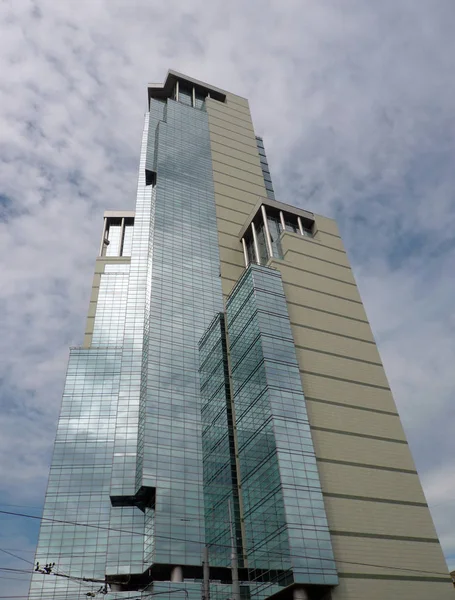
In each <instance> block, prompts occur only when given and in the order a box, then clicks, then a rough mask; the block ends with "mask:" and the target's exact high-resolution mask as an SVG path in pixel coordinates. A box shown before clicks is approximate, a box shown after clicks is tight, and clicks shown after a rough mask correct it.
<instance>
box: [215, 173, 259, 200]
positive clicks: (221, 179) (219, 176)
mask: <svg viewBox="0 0 455 600" xmlns="http://www.w3.org/2000/svg"><path fill="white" fill-rule="evenodd" d="M213 181H214V183H221V184H223V185H228V186H230V187H231V188H235V189H237V190H240V191H242V192H248V193H250V194H256V197H258V196H261V195H264V194H265V193H266V190H265V186H264V182H263V181H262V183H260V184H259V183H251V182H249V181H245V180H244V179H238V178H237V177H233V176H231V177H230V176H229V175H224V174H223V173H217V172H216V171H214V172H213Z"/></svg>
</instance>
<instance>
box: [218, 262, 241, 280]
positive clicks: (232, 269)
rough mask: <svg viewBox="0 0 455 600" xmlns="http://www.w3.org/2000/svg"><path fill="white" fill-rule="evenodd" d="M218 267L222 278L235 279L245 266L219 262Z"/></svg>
mask: <svg viewBox="0 0 455 600" xmlns="http://www.w3.org/2000/svg"><path fill="white" fill-rule="evenodd" d="M220 269H221V277H222V278H225V279H228V280H231V279H235V280H236V281H237V279H238V278H239V277H240V275H242V273H243V271H244V270H245V267H243V266H236V265H233V264H230V263H225V262H221V263H220Z"/></svg>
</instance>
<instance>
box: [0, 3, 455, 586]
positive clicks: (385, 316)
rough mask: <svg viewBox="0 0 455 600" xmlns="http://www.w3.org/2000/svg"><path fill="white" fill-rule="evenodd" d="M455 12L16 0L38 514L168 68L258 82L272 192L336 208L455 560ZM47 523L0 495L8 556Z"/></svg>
mask: <svg viewBox="0 0 455 600" xmlns="http://www.w3.org/2000/svg"><path fill="white" fill-rule="evenodd" d="M454 30H455V4H454V2H453V0H419V1H418V2H416V1H415V0H400V1H399V2H397V0H390V1H389V0H382V1H381V2H366V1H364V0H363V1H361V0H249V2H244V1H243V0H241V1H240V0H230V2H224V1H222V0H210V1H205V2H204V1H203V0H187V1H183V0H167V1H166V2H162V1H158V0H66V1H65V0H60V1H56V0H0V73H1V76H0V252H1V257H2V262H3V265H2V270H1V273H0V307H1V316H2V318H1V320H0V402H1V406H2V411H1V414H0V504H1V506H0V510H3V511H19V512H20V511H23V512H27V513H29V514H36V515H39V514H40V507H41V506H42V503H43V497H44V492H45V486H46V482H47V475H48V468H49V462H50V456H51V451H52V444H53V439H54V434H55V427H56V420H57V418H58V413H59V406H60V401H61V392H62V387H63V382H64V375H65V367H66V362H67V358H68V346H71V345H79V344H80V343H81V341H82V333H83V329H84V315H85V312H86V310H87V307H88V300H89V289H90V285H91V279H92V273H93V263H94V259H95V256H96V254H97V250H98V243H99V236H100V227H101V222H102V214H103V211H104V210H105V209H109V208H128V209H130V208H133V207H134V200H135V187H136V179H137V162H138V157H139V144H140V137H141V129H142V124H143V113H144V111H145V109H146V84H147V82H149V81H153V82H160V81H162V80H163V79H164V77H165V74H166V71H167V69H168V68H173V69H176V70H178V71H181V72H184V73H187V74H189V75H191V76H193V77H196V78H198V79H202V80H205V81H208V82H210V83H212V84H214V85H216V86H218V87H221V88H225V89H228V90H230V91H232V92H235V93H238V94H240V95H242V96H246V97H248V98H249V100H250V104H251V110H252V114H253V119H254V123H255V127H256V131H257V133H258V134H260V135H263V137H264V142H265V145H266V149H267V153H268V158H269V163H270V167H271V170H272V176H273V178H274V185H275V191H276V195H277V198H278V199H280V200H282V201H284V202H289V203H292V204H299V205H301V206H303V207H304V208H307V209H309V210H312V211H314V212H318V213H322V214H326V215H328V216H331V217H335V218H336V219H337V220H338V222H339V225H340V228H341V231H342V234H343V236H344V239H345V243H346V246H347V248H348V252H349V256H350V258H351V261H352V263H353V266H354V271H355V275H356V277H357V281H358V284H359V286H360V291H361V294H362V296H363V299H364V302H365V305H366V309H367V313H368V315H369V318H370V320H371V324H372V327H373V331H374V333H375V335H376V338H377V341H378V343H379V347H380V351H381V354H382V358H383V360H384V363H385V367H386V371H387V374H388V377H389V379H390V382H391V386H392V389H393V391H394V393H395V398H396V402H397V405H398V409H399V411H400V413H401V416H402V419H403V422H404V426H405V429H406V433H407V435H408V438H409V441H410V444H411V448H412V451H413V454H414V457H415V460H416V463H417V468H418V470H419V472H420V474H421V477H422V481H423V484H424V489H425V493H426V496H427V500H428V502H429V504H430V506H431V507H432V514H433V518H434V520H435V524H436V527H437V530H438V533H439V535H440V538H441V542H442V544H443V548H444V551H445V553H446V557H447V560H448V563H449V565H450V566H451V567H452V568H455V435H454V433H453V428H454V422H455V420H454V417H455V406H454V402H453V391H454V388H455V369H454V364H455V335H454V334H455V310H454V293H455V284H454V276H455V237H454V232H455V199H454V195H455V168H454V164H455V142H454V140H455V109H454V107H455V78H454V72H455V36H454V34H453V32H454ZM36 535H37V526H36V523H34V522H32V521H31V520H27V519H22V518H17V517H12V516H7V515H1V514H0V548H1V549H2V550H1V551H0V567H9V568H14V569H25V570H27V569H29V568H31V565H30V564H29V563H27V562H26V561H33V549H34V545H35V543H36ZM6 552H10V553H13V554H17V555H18V557H20V558H15V557H12V556H10V554H7V553H6ZM0 577H1V580H0V590H2V592H4V593H5V594H6V593H11V594H17V595H21V594H26V593H27V590H28V584H27V575H26V574H25V573H18V572H13V571H10V572H6V571H1V572H0Z"/></svg>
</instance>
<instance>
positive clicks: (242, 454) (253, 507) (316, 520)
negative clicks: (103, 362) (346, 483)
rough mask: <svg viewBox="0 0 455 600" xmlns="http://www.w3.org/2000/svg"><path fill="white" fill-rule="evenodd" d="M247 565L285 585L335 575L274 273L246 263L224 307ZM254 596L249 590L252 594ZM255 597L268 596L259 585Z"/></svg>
mask: <svg viewBox="0 0 455 600" xmlns="http://www.w3.org/2000/svg"><path fill="white" fill-rule="evenodd" d="M227 324H228V327H227V329H228V334H229V340H230V356H231V369H232V388H233V389H232V392H233V398H234V405H235V424H236V429H237V437H238V456H239V467H240V473H239V478H240V480H241V487H242V499H243V510H244V513H243V519H244V523H245V538H246V539H245V545H246V555H247V557H248V567H249V568H250V569H253V570H254V571H257V570H263V571H268V570H273V571H277V572H280V574H281V576H280V577H277V578H276V580H275V582H279V583H280V584H282V585H287V584H289V583H290V582H295V583H302V584H303V583H315V584H328V585H334V584H336V583H337V581H338V579H337V573H336V570H335V562H334V558H333V552H332V546H331V541H330V533H329V528H328V524H327V518H326V515H325V509H324V503H323V498H322V491H321V486H320V482H319V475H318V470H317V465H316V457H315V453H314V448H313V443H312V439H311V433H310V427H309V423H308V417H307V413H306V408H305V398H304V396H303V391H302V383H301V380H300V372H299V366H298V363H297V359H296V355H295V347H294V341H293V337H292V332H291V326H290V322H289V316H288V312H287V304H286V298H285V295H284V291H283V284H282V281H281V275H280V273H279V272H278V271H275V270H273V269H270V268H268V267H260V266H258V265H250V266H249V267H248V269H247V271H246V272H245V274H244V275H243V276H242V277H241V279H240V281H239V282H238V284H237V286H236V287H235V289H234V291H233V293H232V294H231V296H230V298H229V300H228V302H227ZM252 593H254V589H253V590H252ZM260 593H261V595H264V594H265V595H268V594H270V593H271V591H267V593H266V590H264V587H262V588H261V592H260Z"/></svg>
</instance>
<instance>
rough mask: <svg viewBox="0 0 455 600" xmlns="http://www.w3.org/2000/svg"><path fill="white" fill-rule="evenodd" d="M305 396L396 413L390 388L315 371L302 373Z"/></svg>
mask: <svg viewBox="0 0 455 600" xmlns="http://www.w3.org/2000/svg"><path fill="white" fill-rule="evenodd" d="M300 375H301V378H302V384H303V391H304V394H305V396H308V397H309V398H318V399H320V400H329V401H332V402H342V403H345V404H351V405H353V406H362V407H365V408H373V409H376V410H384V411H387V412H392V413H396V412H397V407H396V405H395V402H394V399H393V396H392V393H391V392H390V390H389V389H383V388H377V387H371V386H369V385H359V384H358V383H354V382H351V381H340V379H332V378H331V377H323V376H320V375H315V374H313V373H306V372H305V371H303V372H301V373H300Z"/></svg>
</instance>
